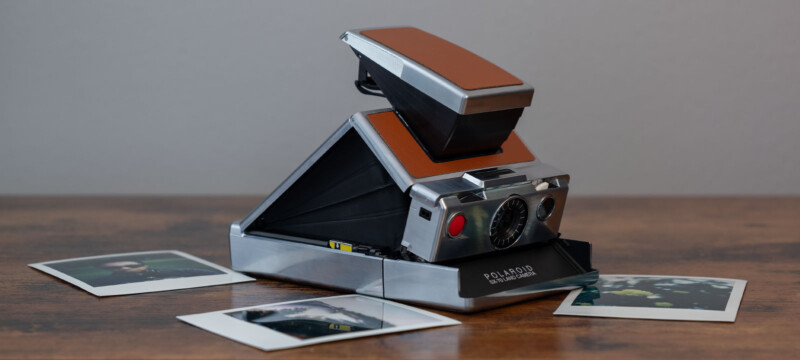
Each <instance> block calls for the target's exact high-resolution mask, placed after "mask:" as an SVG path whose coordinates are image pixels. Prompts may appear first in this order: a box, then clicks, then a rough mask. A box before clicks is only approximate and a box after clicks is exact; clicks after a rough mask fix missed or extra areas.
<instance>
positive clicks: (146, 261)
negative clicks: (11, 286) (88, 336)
mask: <svg viewBox="0 0 800 360" xmlns="http://www.w3.org/2000/svg"><path fill="white" fill-rule="evenodd" d="M29 266H30V267H32V268H34V269H37V270H40V271H43V272H45V273H47V274H50V275H53V276H55V277H57V278H59V279H62V280H64V281H66V282H68V283H70V284H73V285H75V286H77V287H79V288H81V289H84V290H86V291H88V292H89V293H92V294H94V295H96V296H113V295H127V294H136V293H146V292H156V291H166V290H175V289H186V288H193V287H203V286H212V285H222V284H230V283H237V282H244V281H253V280H254V279H253V278H250V277H248V276H244V275H242V274H239V273H236V272H233V271H231V270H229V269H226V268H224V267H221V266H218V265H215V264H213V263H210V262H208V261H205V260H203V259H200V258H197V257H194V256H191V255H189V254H186V253H183V252H180V251H175V250H162V251H147V252H135V253H125V254H112V255H103V256H92V257H85V258H76V259H66V260H58V261H50V262H43V263H37V264H30V265H29Z"/></svg>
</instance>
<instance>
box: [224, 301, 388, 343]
mask: <svg viewBox="0 0 800 360" xmlns="http://www.w3.org/2000/svg"><path fill="white" fill-rule="evenodd" d="M374 305H376V306H380V307H382V306H383V304H381V303H375V304H374ZM373 310H374V309H373ZM226 315H228V316H231V317H234V318H236V319H239V320H243V321H247V322H249V323H252V324H256V325H260V326H263V327H266V328H269V329H272V330H275V331H278V332H280V333H283V334H286V335H289V336H292V337H295V338H297V339H301V340H304V339H310V338H316V337H321V336H329V335H338V334H344V333H353V332H358V331H365V330H376V329H384V328H390V327H394V326H395V325H393V324H391V323H388V322H386V321H384V320H383V319H379V318H377V317H374V316H370V315H367V314H363V313H360V312H358V311H354V310H349V309H346V308H343V307H338V306H334V305H331V304H327V303H325V302H322V301H304V302H299V303H290V304H283V305H274V306H269V307H265V308H255V309H248V310H242V311H235V312H231V313H227V314H226Z"/></svg>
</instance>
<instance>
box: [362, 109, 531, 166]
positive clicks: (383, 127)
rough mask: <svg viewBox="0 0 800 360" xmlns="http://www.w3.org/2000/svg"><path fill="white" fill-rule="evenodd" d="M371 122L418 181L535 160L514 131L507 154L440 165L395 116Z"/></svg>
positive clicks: (386, 115)
mask: <svg viewBox="0 0 800 360" xmlns="http://www.w3.org/2000/svg"><path fill="white" fill-rule="evenodd" d="M367 119H369V122H370V123H372V127H374V128H375V130H376V131H378V134H380V136H381V138H383V141H384V142H386V145H388V146H389V149H391V150H392V153H394V155H395V156H396V157H397V159H398V160H400V162H401V163H402V164H403V166H404V167H405V168H406V171H408V173H409V174H411V176H413V177H415V178H424V177H428V176H435V175H442V174H449V173H454V172H460V171H468V170H475V169H483V168H489V167H493V166H500V165H507V164H515V163H521V162H528V161H533V160H534V159H535V158H534V156H533V154H532V153H531V152H530V150H528V148H527V147H526V146H525V144H523V143H522V140H520V139H519V137H518V136H517V134H516V133H515V132H513V131H512V132H511V135H509V136H508V139H507V140H506V142H504V143H503V146H502V148H503V152H502V153H500V154H494V155H486V156H479V157H473V158H468V159H461V160H453V161H447V162H441V163H436V162H433V161H432V160H431V159H430V158H429V157H428V155H427V154H425V151H424V150H422V147H420V145H419V143H417V141H416V140H414V138H413V137H412V136H411V133H409V132H408V129H406V127H405V125H403V123H402V122H401V121H400V119H399V118H398V117H397V115H395V113H394V112H391V111H387V112H382V113H375V114H370V115H367Z"/></svg>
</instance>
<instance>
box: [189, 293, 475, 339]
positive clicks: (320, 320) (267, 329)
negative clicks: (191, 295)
mask: <svg viewBox="0 0 800 360" xmlns="http://www.w3.org/2000/svg"><path fill="white" fill-rule="evenodd" d="M178 319H180V320H182V321H184V322H187V323H189V324H192V325H194V326H197V327H199V328H201V329H204V330H207V331H210V332H212V333H215V334H218V335H221V336H224V337H227V338H229V339H231V340H234V341H238V342H240V343H243V344H246V345H250V346H253V347H256V348H259V349H262V350H265V351H270V350H278V349H286V348H293V347H299V346H306V345H311V344H318V343H322V342H328V341H338V340H345V339H352V338H357V337H365V336H373V335H380V334H387V333H393V332H401V331H409V330H416V329H423V328H430V327H436V326H446V325H455V324H460V323H459V322H458V321H456V320H453V319H449V318H446V317H443V316H440V315H437V314H434V313H431V312H427V311H424V310H420V309H416V308H413V307H410V306H406V305H402V304H398V303H394V302H391V301H386V300H382V299H377V298H372V297H367V296H362V295H344V296H334V297H328V298H318V299H311V300H301V301H292V302H285V303H278V304H271V305H259V306H253V307H247V308H240V309H232V310H223V311H216V312H210V313H203V314H194V315H184V316H178Z"/></svg>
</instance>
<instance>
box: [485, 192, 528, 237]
mask: <svg viewBox="0 0 800 360" xmlns="http://www.w3.org/2000/svg"><path fill="white" fill-rule="evenodd" d="M527 221H528V205H526V204H525V200H523V199H522V198H520V197H511V198H509V199H508V200H506V201H505V202H503V204H502V205H500V207H499V208H498V209H497V212H495V213H494V217H492V225H491V227H490V228H489V241H490V242H491V243H492V245H494V247H495V248H498V249H505V248H507V247H509V246H511V245H513V244H514V243H515V242H517V239H519V236H520V235H521V234H522V230H524V229H525V223H526V222H527Z"/></svg>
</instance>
